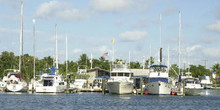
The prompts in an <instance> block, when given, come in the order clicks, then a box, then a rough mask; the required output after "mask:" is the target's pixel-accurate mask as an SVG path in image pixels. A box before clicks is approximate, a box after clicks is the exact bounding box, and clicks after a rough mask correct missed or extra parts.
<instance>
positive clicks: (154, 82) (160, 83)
mask: <svg viewBox="0 0 220 110" xmlns="http://www.w3.org/2000/svg"><path fill="white" fill-rule="evenodd" d="M166 68H167V66H165V65H152V66H150V73H149V81H148V83H147V84H146V85H145V91H146V92H147V93H148V94H152V95H169V94H170V93H171V86H172V85H171V83H170V82H169V74H168V72H166V71H167V69H166Z"/></svg>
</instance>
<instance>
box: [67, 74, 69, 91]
mask: <svg viewBox="0 0 220 110" xmlns="http://www.w3.org/2000/svg"><path fill="white" fill-rule="evenodd" d="M66 93H67V94H69V76H68V75H67V77H66Z"/></svg>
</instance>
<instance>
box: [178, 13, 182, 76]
mask: <svg viewBox="0 0 220 110" xmlns="http://www.w3.org/2000/svg"><path fill="white" fill-rule="evenodd" d="M180 37H181V13H180V11H179V37H178V40H179V49H178V55H179V61H178V62H179V74H180V67H181V66H180Z"/></svg>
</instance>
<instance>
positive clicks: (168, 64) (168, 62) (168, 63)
mask: <svg viewBox="0 0 220 110" xmlns="http://www.w3.org/2000/svg"><path fill="white" fill-rule="evenodd" d="M167 53H168V55H167V56H168V58H167V59H168V61H167V66H168V73H169V71H170V46H168V52H167Z"/></svg>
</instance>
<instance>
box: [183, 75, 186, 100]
mask: <svg viewBox="0 0 220 110" xmlns="http://www.w3.org/2000/svg"><path fill="white" fill-rule="evenodd" d="M185 85H186V81H185V79H184V80H183V96H185V92H186V90H185Z"/></svg>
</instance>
